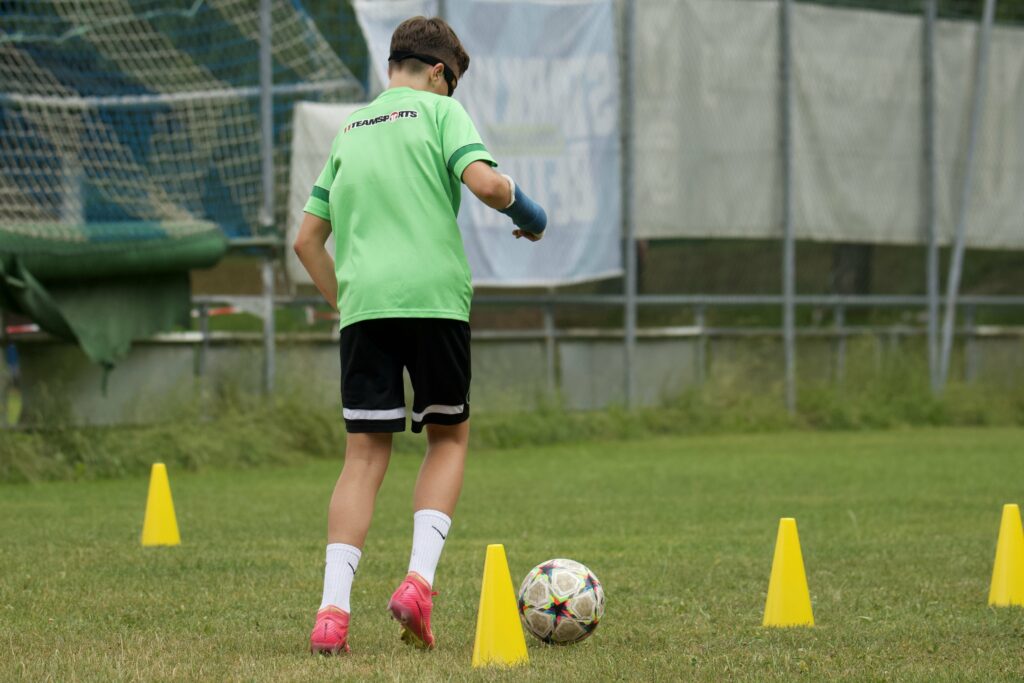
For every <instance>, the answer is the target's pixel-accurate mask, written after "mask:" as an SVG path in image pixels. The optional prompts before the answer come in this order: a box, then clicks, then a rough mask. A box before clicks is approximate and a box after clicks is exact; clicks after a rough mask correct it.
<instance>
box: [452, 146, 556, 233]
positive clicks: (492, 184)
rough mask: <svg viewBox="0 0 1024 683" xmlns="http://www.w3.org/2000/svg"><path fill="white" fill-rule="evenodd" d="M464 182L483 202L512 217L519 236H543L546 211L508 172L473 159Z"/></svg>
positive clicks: (515, 231) (463, 175) (467, 168)
mask: <svg viewBox="0 0 1024 683" xmlns="http://www.w3.org/2000/svg"><path fill="white" fill-rule="evenodd" d="M462 182H464V183H465V184H466V187H468V188H469V190H470V191H471V192H472V193H473V194H475V195H476V196H477V198H479V199H480V201H482V202H483V203H484V204H486V205H487V206H489V207H491V208H492V209H497V210H498V211H500V212H501V213H503V214H505V215H506V216H508V217H509V218H511V219H512V222H513V223H515V225H516V229H515V230H513V231H512V234H513V235H515V237H516V239H519V238H520V237H525V238H526V239H528V240H530V241H531V242H536V241H538V240H539V239H540V238H542V237H543V236H544V229H545V228H546V227H547V224H548V217H547V214H546V213H544V209H542V208H541V207H540V206H539V205H538V204H537V203H536V202H534V201H533V200H532V199H530V198H529V197H527V196H526V193H524V192H523V191H522V189H521V188H520V187H519V186H518V185H516V183H515V182H514V181H513V180H512V179H511V178H510V177H508V176H507V175H502V174H501V173H498V172H497V171H495V170H494V169H493V168H491V165H490V164H488V163H487V162H485V161H474V162H473V163H471V164H470V165H469V166H467V167H466V170H465V171H463V172H462Z"/></svg>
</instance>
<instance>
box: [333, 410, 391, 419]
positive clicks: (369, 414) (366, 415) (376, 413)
mask: <svg viewBox="0 0 1024 683" xmlns="http://www.w3.org/2000/svg"><path fill="white" fill-rule="evenodd" d="M341 414H342V415H344V416H345V419H346V420H399V419H402V418H404V417H405V408H392V409H391V410H362V409H360V408H342V410H341Z"/></svg>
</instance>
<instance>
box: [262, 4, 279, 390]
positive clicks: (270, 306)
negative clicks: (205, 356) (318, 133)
mask: <svg viewBox="0 0 1024 683" xmlns="http://www.w3.org/2000/svg"><path fill="white" fill-rule="evenodd" d="M259 12H260V129H261V130H260V134H261V136H260V158H261V168H260V171H261V180H262V183H261V185H262V191H263V204H262V205H261V207H260V214H259V227H260V232H262V233H263V235H264V236H266V235H268V234H269V233H270V232H271V231H272V230H274V92H273V88H274V62H273V46H272V44H271V40H272V37H273V33H272V31H273V28H272V24H271V0H260V9H259ZM261 280H262V282H263V390H264V392H267V393H270V392H271V391H273V389H274V374H275V368H274V355H275V352H276V348H275V339H274V327H275V325H274V264H273V252H271V253H270V254H268V255H267V256H265V257H264V259H263V265H262V271H261Z"/></svg>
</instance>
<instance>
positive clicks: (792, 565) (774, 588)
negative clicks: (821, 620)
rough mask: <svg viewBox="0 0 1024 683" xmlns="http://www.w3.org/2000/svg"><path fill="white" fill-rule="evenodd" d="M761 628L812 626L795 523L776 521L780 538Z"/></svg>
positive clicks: (793, 520)
mask: <svg viewBox="0 0 1024 683" xmlns="http://www.w3.org/2000/svg"><path fill="white" fill-rule="evenodd" d="M762 625H763V626H814V614H813V613H812V612H811V594H810V593H809V592H808V590H807V575H806V574H805V573H804V558H803V555H802V554H801V553H800V538H799V537H798V536H797V533H796V520H795V519H793V518H792V517H783V518H782V519H780V520H779V535H778V538H777V539H776V540H775V559H774V560H772V577H771V579H770V580H769V581H768V600H767V601H765V604H764V623H763V624H762Z"/></svg>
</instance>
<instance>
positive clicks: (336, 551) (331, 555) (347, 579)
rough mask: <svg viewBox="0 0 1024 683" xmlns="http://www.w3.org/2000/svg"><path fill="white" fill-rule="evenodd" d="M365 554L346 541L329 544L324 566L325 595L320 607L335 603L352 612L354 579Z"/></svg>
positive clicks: (339, 607)
mask: <svg viewBox="0 0 1024 683" xmlns="http://www.w3.org/2000/svg"><path fill="white" fill-rule="evenodd" d="M362 556H363V553H362V552H360V550H359V548H357V547H355V546H354V545H345V544H344V543H329V544H328V545H327V566H326V567H325V568H324V597H323V598H322V599H321V600H320V609H323V608H324V607H327V606H328V605H333V606H334V607H337V608H338V609H342V610H345V611H346V612H351V611H352V607H351V605H350V604H349V599H350V597H351V595H352V579H354V578H356V569H357V568H358V567H359V558H360V557H362Z"/></svg>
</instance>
